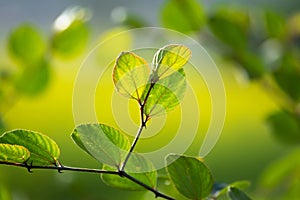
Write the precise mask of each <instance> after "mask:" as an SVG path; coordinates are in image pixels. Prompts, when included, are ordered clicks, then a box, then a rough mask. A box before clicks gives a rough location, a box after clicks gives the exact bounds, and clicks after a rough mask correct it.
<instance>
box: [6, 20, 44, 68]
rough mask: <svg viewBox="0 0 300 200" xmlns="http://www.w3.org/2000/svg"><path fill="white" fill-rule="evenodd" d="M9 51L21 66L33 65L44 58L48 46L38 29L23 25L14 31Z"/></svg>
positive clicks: (30, 25)
mask: <svg viewBox="0 0 300 200" xmlns="http://www.w3.org/2000/svg"><path fill="white" fill-rule="evenodd" d="M8 50H9V53H10V55H11V56H12V58H14V59H16V60H17V61H18V62H20V63H21V64H32V63H35V62H36V61H38V60H40V59H41V58H42V57H43V56H44V53H45V50H46V44H45V42H44V40H43V38H42V36H41V35H40V33H39V31H38V30H37V28H36V27H34V26H33V25H32V24H22V25H20V26H18V27H17V28H15V29H14V30H12V32H11V34H10V36H9V39H8Z"/></svg>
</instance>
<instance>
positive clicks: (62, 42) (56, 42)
mask: <svg viewBox="0 0 300 200" xmlns="http://www.w3.org/2000/svg"><path fill="white" fill-rule="evenodd" d="M89 15H90V14H89V11H88V10H87V9H84V8H81V7H72V8H69V9H67V10H65V11H64V12H63V13H62V14H61V15H60V16H58V17H57V19H56V21H55V22H54V34H53V36H52V40H51V48H52V51H53V53H54V54H56V55H58V56H60V57H63V58H64V57H65V58H70V57H74V56H78V55H79V54H80V53H82V52H83V50H85V47H86V45H87V41H88V36H89V30H88V27H87V24H86V21H87V20H88V18H89V17H90V16H89Z"/></svg>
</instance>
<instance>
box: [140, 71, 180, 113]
mask: <svg viewBox="0 0 300 200" xmlns="http://www.w3.org/2000/svg"><path fill="white" fill-rule="evenodd" d="M149 89H150V84H148V85H147V87H146V89H145V92H144V94H143V96H142V100H143V101H144V100H145V97H146V93H147V91H148V90H149ZM185 91H186V78H185V73H184V70H183V69H180V70H178V71H177V72H175V73H173V74H172V75H170V76H168V77H166V78H163V79H160V80H159V81H158V82H156V84H155V85H154V87H153V88H152V89H151V91H150V93H149V96H148V99H147V101H146V103H145V106H144V114H145V115H146V116H155V115H159V114H162V113H164V111H166V112H167V111H170V110H172V109H173V108H175V107H176V106H177V105H178V104H179V103H180V101H181V100H182V99H183V97H184V94H185Z"/></svg>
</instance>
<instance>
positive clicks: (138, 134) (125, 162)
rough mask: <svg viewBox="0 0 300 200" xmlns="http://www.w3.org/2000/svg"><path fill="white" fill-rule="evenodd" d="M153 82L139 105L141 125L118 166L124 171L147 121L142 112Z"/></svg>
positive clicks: (153, 83)
mask: <svg viewBox="0 0 300 200" xmlns="http://www.w3.org/2000/svg"><path fill="white" fill-rule="evenodd" d="M155 83H156V82H151V84H150V87H149V90H148V91H147V94H146V96H145V99H144V102H143V103H142V105H141V106H140V112H141V125H140V127H139V129H138V131H137V134H136V136H135V138H134V141H133V143H132V144H131V147H130V150H129V152H128V154H127V155H126V157H125V160H124V162H123V164H122V166H121V168H120V171H124V169H125V166H126V164H127V162H128V160H129V158H130V156H131V154H132V152H133V150H134V148H135V146H136V144H137V142H138V140H139V138H140V135H141V133H142V131H143V128H145V127H146V123H147V120H148V119H149V118H148V117H146V119H144V114H145V113H144V106H145V104H146V102H147V99H148V97H149V95H150V92H151V90H152V89H153V87H154V85H155Z"/></svg>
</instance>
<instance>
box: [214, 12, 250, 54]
mask: <svg viewBox="0 0 300 200" xmlns="http://www.w3.org/2000/svg"><path fill="white" fill-rule="evenodd" d="M209 28H210V30H211V31H212V33H213V34H214V35H215V36H216V37H217V38H218V39H219V40H220V41H222V42H223V43H225V44H226V45H227V46H229V47H231V48H232V49H234V50H236V51H240V50H244V49H245V48H246V47H247V43H248V30H249V17H248V15H247V14H246V12H243V11H240V10H234V9H230V10H229V9H221V10H219V11H218V12H216V13H214V15H212V16H211V17H210V19H209Z"/></svg>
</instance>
